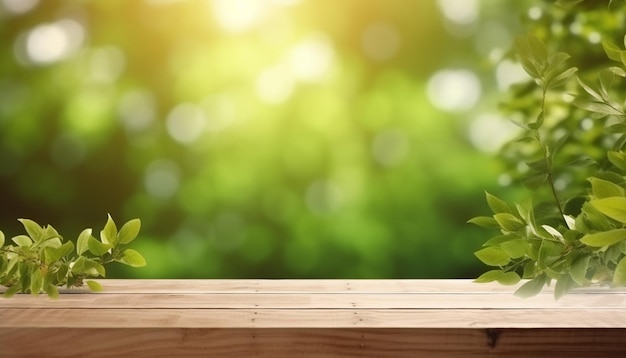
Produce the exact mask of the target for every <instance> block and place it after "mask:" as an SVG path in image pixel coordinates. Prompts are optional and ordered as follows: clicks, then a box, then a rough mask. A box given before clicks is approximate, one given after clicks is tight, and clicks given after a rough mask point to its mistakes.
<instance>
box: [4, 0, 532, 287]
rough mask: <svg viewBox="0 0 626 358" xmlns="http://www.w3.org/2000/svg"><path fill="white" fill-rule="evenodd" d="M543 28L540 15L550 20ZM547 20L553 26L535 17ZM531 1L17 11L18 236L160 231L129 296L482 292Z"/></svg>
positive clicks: (7, 81)
mask: <svg viewBox="0 0 626 358" xmlns="http://www.w3.org/2000/svg"><path fill="white" fill-rule="evenodd" d="M533 11H534V12H533ZM537 11H539V13H537ZM540 14H541V13H540V9H538V8H536V7H535V8H530V11H529V8H528V2H527V1H499V0H482V1H475V0H439V1H435V0H392V1H380V0H341V1H336V0H212V1H211V0H203V1H193V0H189V1H182V0H181V1H177V0H145V1H144V0H105V1H85V0H66V1H60V0H40V1H38V0H0V203H1V205H0V228H1V229H2V230H3V231H4V233H5V234H6V235H7V236H13V235H17V234H18V233H21V232H22V228H21V226H20V224H19V222H17V220H16V219H17V218H21V217H25V218H30V219H33V220H35V221H37V222H39V223H40V224H52V225H53V226H54V227H55V228H56V229H57V230H59V231H60V232H61V233H62V234H64V235H65V237H66V238H70V239H74V238H75V237H77V236H78V233H79V232H80V231H81V230H82V229H83V228H85V227H93V228H94V229H96V230H99V229H100V228H101V227H102V226H103V225H104V222H105V221H106V215H107V213H110V214H111V215H112V216H113V218H114V219H115V221H116V222H117V223H118V225H121V223H123V222H124V221H126V220H129V219H132V218H140V219H141V220H142V232H141V234H140V235H141V236H140V238H139V239H138V240H137V241H135V242H134V243H133V244H134V246H133V247H134V248H136V249H138V250H139V251H140V252H142V253H143V254H144V256H145V257H146V259H147V260H148V266H147V267H145V268H141V269H129V270H126V269H124V268H122V267H114V268H113V269H112V270H109V277H154V278H195V277H201V278H296V277H297V278H327V277H332V278H462V277H475V276H477V275H478V274H479V273H481V272H482V271H484V267H483V266H482V264H481V263H480V262H479V261H478V260H477V259H476V258H475V257H474V256H473V252H474V251H475V250H476V249H477V248H479V247H480V245H481V243H482V242H484V240H485V239H486V235H487V233H485V232H484V231H482V230H480V229H478V228H475V227H473V226H471V225H469V224H466V221H467V220H468V219H469V218H471V217H473V216H476V215H482V214H486V213H488V208H487V206H486V204H485V202H484V191H485V190H488V191H490V192H495V193H498V191H501V190H502V184H506V182H507V180H508V178H507V177H506V176H503V175H501V174H500V173H501V167H500V165H499V164H498V162H497V161H496V160H495V159H494V155H493V154H494V151H495V150H496V149H497V148H498V146H499V145H500V143H502V142H503V141H504V140H506V139H507V138H510V136H511V132H512V130H511V126H510V125H509V124H508V122H507V121H506V120H504V119H502V118H500V115H499V114H498V102H499V101H500V100H501V99H502V92H503V91H505V90H506V88H507V86H508V85H509V84H511V83H513V82H515V81H518V80H520V79H522V78H524V77H523V74H521V73H520V68H519V66H517V65H516V64H514V63H512V62H510V61H506V60H505V61H501V59H502V58H504V56H505V54H506V53H507V51H509V48H510V45H511V43H512V38H513V37H514V36H516V35H518V34H520V33H523V31H524V28H523V22H524V19H525V18H528V17H536V16H540Z"/></svg>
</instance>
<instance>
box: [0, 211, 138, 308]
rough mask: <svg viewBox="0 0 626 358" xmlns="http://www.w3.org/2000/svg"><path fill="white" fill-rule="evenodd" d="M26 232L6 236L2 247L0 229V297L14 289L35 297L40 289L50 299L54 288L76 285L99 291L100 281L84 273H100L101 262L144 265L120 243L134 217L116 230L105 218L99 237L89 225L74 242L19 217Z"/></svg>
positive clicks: (133, 227)
mask: <svg viewBox="0 0 626 358" xmlns="http://www.w3.org/2000/svg"><path fill="white" fill-rule="evenodd" d="M19 221H20V222H21V223H22V225H24V229H25V230H26V233H27V234H28V235H17V236H14V237H13V238H11V241H12V242H13V244H7V245H5V236H4V234H3V233H2V231H0V285H3V286H7V287H8V288H7V290H6V292H5V293H4V296H5V297H10V296H12V295H14V294H15V293H17V292H23V293H31V294H33V295H37V294H39V293H40V292H42V291H43V292H46V293H47V294H48V296H50V297H52V298H56V297H58V295H59V291H58V289H57V287H58V286H66V287H68V288H70V287H81V286H83V284H85V283H86V284H87V286H88V287H89V289H91V290H92V291H101V290H102V287H101V285H100V284H99V283H98V282H96V281H93V280H86V279H88V278H90V277H104V276H105V274H106V270H105V265H106V264H108V263H111V262H120V263H122V264H125V265H129V266H133V267H141V266H144V265H145V264H146V261H145V259H144V258H143V256H142V255H141V254H140V253H139V252H137V251H136V250H133V249H128V248H126V245H127V244H129V243H130V242H131V241H133V240H134V239H135V238H136V237H137V235H138V233H139V229H140V227H141V222H140V220H139V219H133V220H130V221H128V222H127V223H125V224H124V225H123V226H122V227H121V229H120V230H119V231H118V230H117V227H116V226H115V222H114V221H113V219H112V218H111V216H110V215H109V216H108V219H107V222H106V224H105V225H104V228H103V229H102V231H100V240H98V239H96V238H95V237H94V236H92V229H85V230H83V231H82V232H81V233H80V235H79V236H78V239H77V240H76V244H74V243H73V242H72V241H66V242H63V237H62V236H61V235H59V233H58V232H57V231H56V230H55V229H54V228H53V227H52V226H50V225H47V226H45V227H42V226H40V225H39V224H37V223H36V222H34V221H32V220H29V219H19Z"/></svg>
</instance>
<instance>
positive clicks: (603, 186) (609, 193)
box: [588, 177, 624, 199]
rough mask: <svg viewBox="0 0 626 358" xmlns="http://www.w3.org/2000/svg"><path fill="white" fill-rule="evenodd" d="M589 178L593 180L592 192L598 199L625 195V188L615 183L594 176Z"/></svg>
mask: <svg viewBox="0 0 626 358" xmlns="http://www.w3.org/2000/svg"><path fill="white" fill-rule="evenodd" d="M588 180H589V182H591V192H592V193H593V195H594V196H595V197H596V198H598V199H602V198H608V197H613V196H622V197H623V196H624V188H623V187H621V186H619V185H617V184H615V183H612V182H610V181H608V180H603V179H598V178H593V177H592V178H589V179H588Z"/></svg>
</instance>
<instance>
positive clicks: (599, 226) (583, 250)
mask: <svg viewBox="0 0 626 358" xmlns="http://www.w3.org/2000/svg"><path fill="white" fill-rule="evenodd" d="M557 5H563V6H566V7H565V8H560V7H558V6H557V7H551V8H549V10H548V11H549V12H551V16H552V17H553V19H554V20H555V21H556V22H558V21H561V22H566V21H571V17H568V14H569V15H571V14H578V15H580V14H584V15H585V16H587V18H589V19H595V20H597V24H596V25H597V28H595V29H592V30H593V31H596V32H597V33H600V34H602V38H603V39H605V40H604V41H603V42H602V44H601V47H602V50H603V52H604V53H603V54H601V56H600V57H599V58H600V60H599V59H598V57H597V56H596V57H594V60H593V61H586V60H585V56H588V52H589V51H588V49H589V48H590V47H593V44H592V43H590V42H589V41H587V39H582V38H576V37H574V38H567V41H563V40H564V39H563V38H560V39H558V38H551V37H550V36H549V35H548V34H549V32H548V31H546V28H545V26H547V25H546V24H547V23H548V22H547V21H546V20H545V19H544V20H543V22H539V23H537V24H535V28H534V32H533V33H530V34H528V35H527V36H522V37H520V38H518V39H517V40H516V41H515V46H514V47H515V53H516V54H517V57H518V60H519V63H520V64H521V66H522V67H523V68H524V70H525V71H526V73H528V75H529V76H530V77H531V78H532V79H533V81H534V84H532V85H524V86H523V90H522V89H521V87H517V88H513V89H512V97H511V100H510V103H509V105H508V107H507V105H505V106H504V107H503V108H504V109H505V111H506V110H511V111H512V112H517V113H518V114H519V113H521V114H522V115H523V118H526V119H525V120H524V121H516V122H515V123H516V124H517V125H518V126H519V127H521V128H523V129H524V131H523V133H522V134H521V136H520V138H517V139H515V140H513V141H511V142H510V143H508V144H507V145H506V146H505V147H504V148H503V151H502V158H503V159H504V161H507V162H508V163H509V167H518V168H519V167H522V168H525V172H523V173H520V175H518V176H517V177H518V178H519V180H520V182H522V183H524V184H525V185H526V186H527V187H528V188H530V189H532V190H533V192H532V196H531V198H530V200H529V202H528V203H527V204H525V205H511V204H508V203H507V202H506V201H505V200H503V199H500V198H498V197H496V196H494V195H492V194H489V193H487V197H486V200H487V203H488V204H489V207H490V208H491V210H492V212H493V215H492V216H490V217H489V216H479V217H475V218H473V219H471V220H470V221H469V222H470V223H473V224H476V225H479V226H481V227H484V228H488V229H492V228H494V227H495V228H497V229H498V231H499V233H498V235H497V236H495V237H493V238H491V239H489V240H487V241H486V242H485V244H484V245H483V246H484V247H483V248H481V249H480V250H478V251H476V252H475V255H476V257H477V258H478V259H479V260H481V261H482V262H483V263H485V264H486V265H489V266H495V267H497V269H496V270H493V269H492V270H489V271H487V272H485V273H484V274H483V275H481V276H479V277H478V278H477V279H476V282H492V281H497V282H500V283H502V284H511V283H512V284H515V283H517V282H518V281H519V280H518V279H517V277H521V278H523V279H527V281H526V282H525V283H524V284H523V285H521V286H520V287H519V289H518V290H517V291H516V295H518V296H520V297H530V296H533V295H536V294H537V293H539V292H540V291H541V289H542V288H543V287H544V286H545V285H550V284H551V283H552V282H553V281H554V282H555V286H554V289H555V291H554V295H555V298H557V299H558V298H560V297H562V296H563V295H564V294H566V293H567V292H569V291H570V290H572V289H574V288H576V287H582V286H588V285H590V284H592V283H601V284H611V285H614V286H624V285H626V176H625V174H626V156H625V155H624V152H623V147H624V145H625V143H626V112H625V110H624V103H625V100H626V89H625V88H624V86H623V84H622V83H621V82H620V80H621V79H622V78H624V77H626V70H625V69H624V68H625V67H626V51H625V50H624V49H622V48H621V47H620V46H621V45H619V46H618V45H616V44H615V43H614V42H611V41H609V40H607V39H614V38H616V37H617V36H616V35H615V33H613V32H611V31H615V32H618V30H617V29H613V28H607V27H604V26H605V25H603V24H606V23H608V21H610V20H611V19H618V18H620V17H619V16H621V15H622V14H623V13H624V6H623V5H622V4H620V5H617V4H612V5H611V6H609V7H608V8H607V7H606V4H605V6H604V7H598V6H596V5H595V3H594V4H590V3H587V2H585V1H558V2H557ZM581 16H582V15H581ZM568 19H569V20H568ZM599 19H602V20H603V21H601V20H599ZM616 21H617V20H616ZM550 26H554V24H552V25H550ZM619 31H621V30H619ZM622 33H623V32H622ZM541 36H543V37H544V39H541V38H540V37H541ZM625 40H626V39H625ZM625 45H626V44H625ZM562 46H563V47H568V48H569V50H570V51H571V52H561V51H557V50H560V49H559V47H562ZM579 57H580V58H579ZM602 59H604V60H602ZM570 61H576V62H577V64H578V66H576V67H574V66H569V65H567V63H568V62H570ZM603 61H604V62H603ZM615 62H618V63H617V65H616V64H615ZM598 63H601V64H604V65H605V66H598ZM572 97H573V98H572ZM583 122H585V123H586V124H585V125H583ZM520 163H523V164H522V165H520ZM513 207H515V208H516V210H512V208H513Z"/></svg>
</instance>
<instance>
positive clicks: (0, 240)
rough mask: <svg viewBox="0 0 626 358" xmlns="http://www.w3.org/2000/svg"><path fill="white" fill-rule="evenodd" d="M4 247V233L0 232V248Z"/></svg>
mask: <svg viewBox="0 0 626 358" xmlns="http://www.w3.org/2000/svg"><path fill="white" fill-rule="evenodd" d="M2 246H4V233H3V232H2V231H0V247H2Z"/></svg>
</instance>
